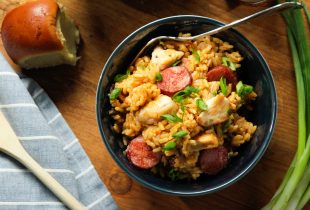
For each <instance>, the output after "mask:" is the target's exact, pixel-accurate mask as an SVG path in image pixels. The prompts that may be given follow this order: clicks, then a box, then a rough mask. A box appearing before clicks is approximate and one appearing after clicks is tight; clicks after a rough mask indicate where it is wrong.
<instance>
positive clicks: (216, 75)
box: [206, 65, 237, 84]
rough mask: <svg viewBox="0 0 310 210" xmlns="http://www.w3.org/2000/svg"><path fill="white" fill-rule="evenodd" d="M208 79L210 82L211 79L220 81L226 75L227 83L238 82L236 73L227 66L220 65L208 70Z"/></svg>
mask: <svg viewBox="0 0 310 210" xmlns="http://www.w3.org/2000/svg"><path fill="white" fill-rule="evenodd" d="M206 76H207V80H208V81H209V82H211V81H219V80H220V79H221V77H225V78H226V80H227V83H232V84H236V83H237V77H236V75H235V73H234V72H233V71H232V70H230V68H228V67H227V66H224V65H220V66H216V67H214V68H212V69H210V70H209V71H208V73H207V74H206Z"/></svg>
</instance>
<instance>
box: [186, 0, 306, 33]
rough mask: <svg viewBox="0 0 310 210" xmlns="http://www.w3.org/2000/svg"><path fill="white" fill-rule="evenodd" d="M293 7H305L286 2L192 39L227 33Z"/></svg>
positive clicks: (296, 3) (298, 3) (297, 3)
mask: <svg viewBox="0 0 310 210" xmlns="http://www.w3.org/2000/svg"><path fill="white" fill-rule="evenodd" d="M293 7H295V8H302V7H303V5H302V3H300V2H285V3H281V4H277V5H275V6H272V7H269V8H267V9H264V10H262V11H259V12H257V13H254V14H252V15H249V16H247V17H244V18H241V19H239V20H235V21H233V22H231V23H228V24H226V25H224V26H222V27H218V28H216V29H213V30H211V31H208V32H206V33H203V34H199V35H197V36H192V37H191V38H192V39H198V38H201V37H204V36H206V35H213V34H216V33H219V32H221V31H225V30H227V29H229V28H232V27H235V26H238V25H240V24H242V23H244V22H247V21H249V20H251V19H254V18H257V17H260V16H263V15H266V14H269V13H272V12H275V11H279V10H284V9H288V8H293Z"/></svg>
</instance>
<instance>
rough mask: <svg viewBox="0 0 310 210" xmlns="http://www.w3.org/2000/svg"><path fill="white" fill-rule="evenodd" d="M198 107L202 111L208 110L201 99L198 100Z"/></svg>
mask: <svg viewBox="0 0 310 210" xmlns="http://www.w3.org/2000/svg"><path fill="white" fill-rule="evenodd" d="M196 105H197V107H198V108H199V109H200V110H201V111H206V110H207V108H208V106H207V104H206V103H205V102H204V101H203V100H202V99H201V98H198V99H197V100H196Z"/></svg>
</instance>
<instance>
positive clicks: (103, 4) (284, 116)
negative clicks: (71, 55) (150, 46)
mask: <svg viewBox="0 0 310 210" xmlns="http://www.w3.org/2000/svg"><path fill="white" fill-rule="evenodd" d="M17 2H18V1H17V0H0V21H2V18H3V15H4V14H5V12H6V11H7V10H9V9H10V8H11V7H13V6H14V5H16V3H17ZM59 2H61V3H62V4H63V5H64V6H65V7H66V8H67V11H68V14H69V15H70V16H71V17H72V18H73V19H74V20H75V21H76V23H77V24H78V26H79V29H80V32H81V35H82V39H83V43H82V45H81V47H80V51H79V53H80V55H81V60H80V61H79V63H78V65H77V66H76V67H68V66H60V67H55V68H48V69H39V70H28V71H23V73H24V74H26V75H28V76H29V77H32V78H34V79H35V80H36V81H37V82H38V83H39V84H40V85H41V86H42V87H43V88H44V89H45V90H46V91H47V93H48V94H49V95H50V97H51V98H52V99H53V100H54V102H55V103H56V105H57V106H58V107H59V109H60V111H61V113H62V114H63V116H64V117H65V119H66V120H67V121H68V123H69V125H70V126H71V128H72V129H73V131H74V132H75V134H76V135H77V136H78V138H79V140H80V142H81V144H82V145H83V147H84V149H85V150H86V152H87V154H88V155H89V157H90V159H91V160H92V162H93V164H94V166H95V168H96V170H97V171H98V173H99V175H100V177H101V178H102V180H103V181H104V182H105V184H106V185H107V187H108V188H109V190H110V191H111V193H112V195H113V197H114V199H115V200H116V202H117V204H118V205H119V207H120V208H121V209H126V210H140V209H141V210H153V209H160V210H163V209H182V210H189V209H195V210H196V209H223V210H226V209H238V210H240V209H259V208H261V207H262V206H263V205H264V204H266V203H267V202H268V201H269V199H270V198H271V197H272V195H273V193H274V192H275V190H276V189H277V187H278V186H279V184H280V182H281V180H282V178H283V176H284V174H285V172H286V170H287V168H288V166H289V163H290V161H291V160H292V158H293V156H294V152H295V149H296V145H297V101H296V100H297V96H296V87H295V77H294V71H293V65H292V61H291V56H290V50H289V46H288V42H287V35H286V31H285V24H284V21H283V19H282V17H281V16H280V15H273V16H270V17H266V18H263V19H257V20H254V21H252V22H250V23H247V24H244V25H242V26H240V27H238V30H239V31H240V32H241V33H243V34H244V35H245V36H246V37H247V38H248V39H249V40H250V41H252V42H253V43H254V44H255V45H256V46H257V47H258V49H259V50H260V51H261V53H262V54H263V56H264V57H265V58H266V60H267V62H268V64H269V66H270V68H271V70H272V73H273V77H274V80H275V83H276V89H277V95H278V117H277V124H276V128H275V132H274V135H273V138H272V141H271V143H270V145H269V148H268V150H267V151H266V153H265V155H264V157H263V158H262V159H261V161H260V162H259V163H258V164H257V166H256V167H255V168H254V169H253V170H252V171H251V172H250V173H249V174H248V175H247V176H246V177H245V178H243V179H242V180H240V181H239V182H238V183H236V184H234V185H232V186H230V187H229V188H226V189H224V190H222V191H220V192H217V193H213V194H211V195H208V196H199V197H191V198H185V197H173V196H167V195H163V194H160V193H157V192H153V191H151V190H148V189H146V188H144V187H142V186H140V185H139V184H137V183H136V182H134V181H132V180H131V179H130V178H128V176H127V175H126V174H125V173H124V172H123V171H122V170H121V169H120V168H119V167H118V166H117V165H116V163H115V162H114V161H113V160H112V158H111V157H110V155H109V154H108V152H107V150H106V148H105V146H104V145H103V143H102V140H101V137H100V134H99V131H98V128H97V123H96V115H95V94H96V87H97V82H98V79H99V76H100V73H101V70H102V68H103V65H104V63H105V62H106V60H107V58H108V57H109V55H110V54H111V52H112V51H113V49H114V48H115V47H116V46H117V45H118V44H119V43H120V42H121V41H122V40H123V39H124V38H125V37H126V36H127V35H129V34H130V33H131V32H132V31H134V30H136V29H137V28H138V27H140V26H142V25H144V24H146V23H148V22H150V21H153V20H156V19H158V18H162V17H166V16H172V15H181V14H195V15H202V16H207V17H211V18H214V19H217V20H220V21H223V22H230V21H232V20H235V19H238V18H241V17H244V16H247V15H249V14H251V13H254V12H256V11H258V10H260V9H262V8H260V7H250V6H245V5H240V4H238V3H236V2H235V1H232V0H228V1H225V0H195V1H194V0H170V1H165V0H157V1H151V0H130V1H127V0H59ZM307 4H308V6H310V1H307ZM0 50H1V52H2V53H5V51H4V49H3V45H2V43H0ZM11 63H12V62H11ZM12 65H13V63H12ZM14 67H15V68H16V69H18V68H17V67H16V66H14ZM0 184H1V183H0ZM305 209H310V205H309V204H308V205H307V206H306V208H305Z"/></svg>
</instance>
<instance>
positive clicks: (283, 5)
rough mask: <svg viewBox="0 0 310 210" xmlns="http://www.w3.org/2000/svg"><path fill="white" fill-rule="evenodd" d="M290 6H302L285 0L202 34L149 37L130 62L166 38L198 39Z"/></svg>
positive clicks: (177, 39)
mask: <svg viewBox="0 0 310 210" xmlns="http://www.w3.org/2000/svg"><path fill="white" fill-rule="evenodd" d="M290 8H296V9H297V8H298V9H301V8H303V5H302V3H300V2H285V3H281V4H277V5H275V6H272V7H269V8H267V9H264V10H262V11H259V12H257V13H254V14H252V15H249V16H247V17H244V18H241V19H239V20H235V21H233V22H231V23H228V24H226V25H224V26H221V27H218V28H215V29H213V30H211V31H207V32H205V33H202V34H198V35H195V36H190V37H174V36H159V37H156V38H153V39H151V40H150V41H149V42H148V43H147V44H146V45H145V46H144V47H143V48H142V49H141V50H140V51H139V53H138V54H137V56H136V57H135V59H134V60H133V62H132V63H134V62H135V61H136V59H138V58H139V57H140V55H141V54H143V53H144V52H145V51H146V50H147V49H149V48H151V47H152V46H154V45H156V44H157V43H158V42H159V41H167V40H172V41H189V40H196V39H199V38H201V37H204V36H207V35H213V34H216V33H219V32H222V31H225V30H227V29H230V28H232V27H234V26H238V25H240V24H242V23H245V22H247V21H249V20H252V19H254V18H257V17H260V16H264V15H267V14H270V13H273V12H275V11H280V10H285V9H290Z"/></svg>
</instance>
